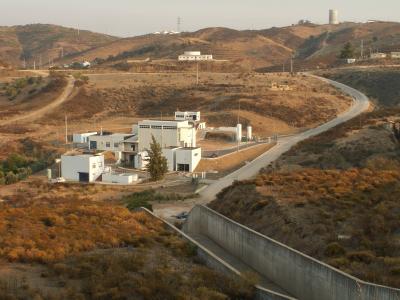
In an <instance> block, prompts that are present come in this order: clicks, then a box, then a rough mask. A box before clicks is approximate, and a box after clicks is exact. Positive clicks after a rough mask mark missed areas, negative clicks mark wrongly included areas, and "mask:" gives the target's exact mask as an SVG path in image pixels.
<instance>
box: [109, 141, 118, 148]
mask: <svg viewBox="0 0 400 300" xmlns="http://www.w3.org/2000/svg"><path fill="white" fill-rule="evenodd" d="M110 147H111V143H110V142H106V148H110ZM118 147H119V143H114V148H118Z"/></svg>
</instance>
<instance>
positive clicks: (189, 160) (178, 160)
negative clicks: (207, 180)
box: [162, 147, 201, 172]
mask: <svg viewBox="0 0 400 300" xmlns="http://www.w3.org/2000/svg"><path fill="white" fill-rule="evenodd" d="M162 151H163V156H164V157H165V158H166V159H167V161H168V171H170V172H174V171H179V172H194V170H195V169H196V167H197V166H198V164H199V163H200V160H201V148H199V147H182V148H180V147H168V148H164V149H163V150H162Z"/></svg>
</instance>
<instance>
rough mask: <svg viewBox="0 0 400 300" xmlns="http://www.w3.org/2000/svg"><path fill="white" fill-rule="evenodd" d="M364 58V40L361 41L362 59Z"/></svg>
mask: <svg viewBox="0 0 400 300" xmlns="http://www.w3.org/2000/svg"><path fill="white" fill-rule="evenodd" d="M363 58H364V40H361V59H363Z"/></svg>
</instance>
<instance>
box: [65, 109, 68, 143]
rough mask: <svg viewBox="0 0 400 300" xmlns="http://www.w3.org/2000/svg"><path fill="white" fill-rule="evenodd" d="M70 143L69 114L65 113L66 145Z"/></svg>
mask: <svg viewBox="0 0 400 300" xmlns="http://www.w3.org/2000/svg"><path fill="white" fill-rule="evenodd" d="M67 144H68V118H67V114H65V145H67Z"/></svg>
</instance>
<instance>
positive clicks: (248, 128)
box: [247, 126, 253, 141]
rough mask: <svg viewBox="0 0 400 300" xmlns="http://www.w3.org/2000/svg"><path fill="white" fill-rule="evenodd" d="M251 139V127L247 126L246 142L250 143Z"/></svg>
mask: <svg viewBox="0 0 400 300" xmlns="http://www.w3.org/2000/svg"><path fill="white" fill-rule="evenodd" d="M252 139H253V128H252V127H251V126H247V140H248V141H251V140H252Z"/></svg>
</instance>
